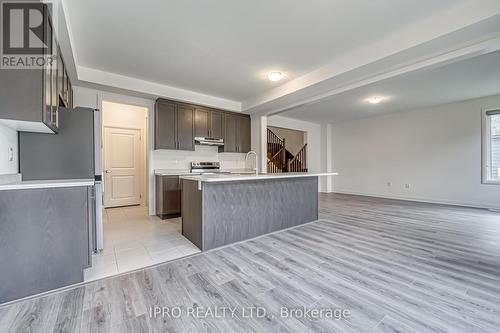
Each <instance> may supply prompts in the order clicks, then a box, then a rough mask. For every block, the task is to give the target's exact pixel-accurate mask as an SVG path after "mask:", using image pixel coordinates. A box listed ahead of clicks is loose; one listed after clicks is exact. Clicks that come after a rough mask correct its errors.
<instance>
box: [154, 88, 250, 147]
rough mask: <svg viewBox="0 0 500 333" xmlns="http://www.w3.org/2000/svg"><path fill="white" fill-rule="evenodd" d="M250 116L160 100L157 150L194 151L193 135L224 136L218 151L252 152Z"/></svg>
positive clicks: (156, 121)
mask: <svg viewBox="0 0 500 333" xmlns="http://www.w3.org/2000/svg"><path fill="white" fill-rule="evenodd" d="M250 136H251V134H250V116H248V115H244V114H238V113H234V112H226V111H222V110H216V109H211V108H208V107H203V106H198V105H192V104H187V103H181V102H176V101H170V100H166V99H161V98H159V99H157V100H156V106H155V149H176V150H194V149H195V145H194V138H195V137H203V138H214V139H224V146H221V147H219V148H218V151H219V152H232V153H247V152H248V151H250Z"/></svg>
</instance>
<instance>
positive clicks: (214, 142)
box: [194, 137, 224, 146]
mask: <svg viewBox="0 0 500 333" xmlns="http://www.w3.org/2000/svg"><path fill="white" fill-rule="evenodd" d="M194 143H195V144H197V145H203V146H224V140H223V139H214V138H202V137H195V138H194Z"/></svg>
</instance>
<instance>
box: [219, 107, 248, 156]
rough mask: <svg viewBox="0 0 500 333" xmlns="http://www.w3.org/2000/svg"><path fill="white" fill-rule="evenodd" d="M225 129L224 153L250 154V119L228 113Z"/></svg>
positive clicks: (245, 116)
mask: <svg viewBox="0 0 500 333" xmlns="http://www.w3.org/2000/svg"><path fill="white" fill-rule="evenodd" d="M224 127H225V131H224V133H225V134H224V152H226V153H248V152H249V151H250V145H251V143H250V137H251V129H250V117H249V116H247V115H239V114H235V113H226V114H225V119H224Z"/></svg>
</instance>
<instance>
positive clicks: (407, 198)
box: [330, 191, 500, 210]
mask: <svg viewBox="0 0 500 333" xmlns="http://www.w3.org/2000/svg"><path fill="white" fill-rule="evenodd" d="M330 193H339V194H351V195H361V196H365V197H377V198H384V199H395V200H404V201H416V202H426V203H434V204H441V205H452V206H461V207H471V208H482V209H490V210H499V209H500V206H492V205H485V204H484V203H480V202H468V201H454V200H442V199H434V198H422V197H411V196H399V195H387V194H380V193H367V192H355V191H332V192H330Z"/></svg>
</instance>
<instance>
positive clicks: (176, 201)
mask: <svg viewBox="0 0 500 333" xmlns="http://www.w3.org/2000/svg"><path fill="white" fill-rule="evenodd" d="M156 216H158V217H160V218H161V219H162V220H164V219H168V218H173V217H179V216H181V182H180V179H179V176H159V175H157V176H156Z"/></svg>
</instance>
